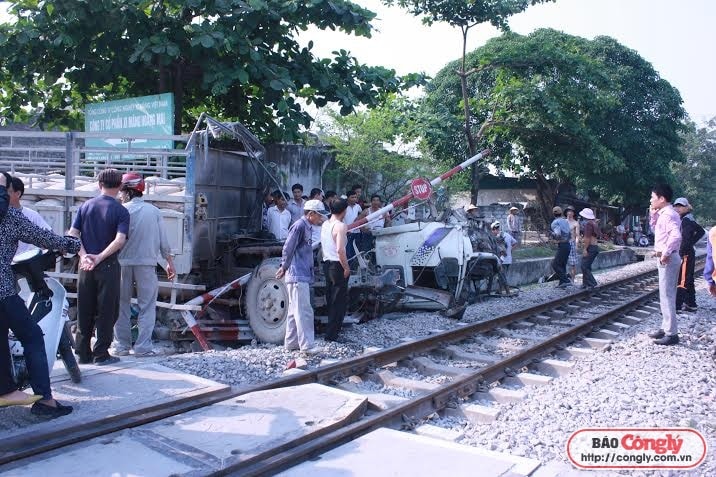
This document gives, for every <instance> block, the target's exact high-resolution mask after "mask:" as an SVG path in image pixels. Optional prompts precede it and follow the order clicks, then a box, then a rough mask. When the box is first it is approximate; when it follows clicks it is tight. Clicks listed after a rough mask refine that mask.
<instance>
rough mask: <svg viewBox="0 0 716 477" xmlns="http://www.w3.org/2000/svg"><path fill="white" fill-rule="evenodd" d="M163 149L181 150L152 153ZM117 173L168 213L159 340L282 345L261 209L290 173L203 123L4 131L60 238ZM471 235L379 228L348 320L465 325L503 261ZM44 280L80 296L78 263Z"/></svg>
mask: <svg viewBox="0 0 716 477" xmlns="http://www.w3.org/2000/svg"><path fill="white" fill-rule="evenodd" d="M157 140H161V141H166V142H167V143H168V144H171V145H172V147H165V148H161V149H157V148H146V147H143V145H144V144H145V143H147V142H149V141H157ZM485 153H486V152H483V153H481V154H479V155H477V156H475V157H473V158H471V159H468V160H467V161H465V162H463V163H462V164H461V165H459V166H457V167H455V168H453V169H451V170H450V171H448V172H446V173H445V174H443V175H441V176H440V177H437V178H435V179H433V180H432V181H430V182H428V181H426V180H422V179H421V180H416V181H413V183H412V184H411V187H410V189H411V192H410V193H408V194H407V195H405V196H404V197H402V198H400V199H398V200H397V201H395V202H393V203H391V204H388V205H387V206H385V207H384V208H383V209H381V210H380V211H379V212H376V213H375V214H384V213H386V212H390V211H391V210H394V209H399V208H401V207H407V206H408V205H409V203H411V201H413V203H414V201H416V200H418V201H420V200H423V201H424V200H426V199H427V198H428V197H429V196H430V194H431V192H432V187H434V186H436V185H438V184H440V183H441V182H442V181H444V180H447V179H449V178H450V177H451V176H452V175H454V174H456V173H458V172H460V171H461V170H463V169H464V168H466V167H468V166H469V165H470V164H472V163H474V162H476V161H477V160H479V159H480V158H481V157H483V156H484V154H485ZM107 167H113V168H116V169H119V170H121V171H130V170H131V171H135V172H139V173H141V174H142V175H143V176H144V177H145V182H146V184H147V191H146V193H145V200H146V201H147V202H151V203H153V204H154V205H155V206H157V207H158V208H159V209H160V211H161V213H162V216H163V218H164V224H165V227H166V229H167V235H168V237H169V241H170V244H171V247H172V253H173V254H174V255H175V259H174V262H175V266H176V270H177V274H178V278H175V279H174V280H173V281H168V280H166V277H165V278H164V279H163V280H162V279H161V278H160V297H161V299H160V300H159V301H158V303H157V306H158V307H159V308H160V310H159V311H160V313H158V317H159V319H160V321H161V322H162V323H163V326H162V327H161V329H158V330H157V337H158V338H163V339H171V340H173V341H175V343H177V347H178V348H180V349H189V344H190V343H191V342H193V341H196V342H197V343H198V345H199V347H200V348H202V349H209V348H211V347H212V342H237V341H238V342H249V341H251V340H253V339H257V340H259V341H262V342H269V343H278V342H281V341H282V340H283V334H284V329H285V321H286V314H287V308H288V298H287V297H288V295H287V293H286V288H285V285H284V284H283V282H282V281H280V280H276V278H275V273H276V270H277V269H278V266H279V262H280V258H279V257H280V254H281V249H282V243H281V242H279V241H277V240H275V239H274V238H273V237H271V236H269V235H268V234H266V232H262V231H261V219H262V214H261V204H262V199H263V195H264V194H265V192H266V191H268V190H274V189H280V190H284V189H285V188H286V187H285V185H286V182H289V181H288V180H287V178H285V177H284V178H282V180H279V179H277V177H280V172H281V171H279V170H277V169H278V168H277V165H276V164H274V163H272V162H270V161H267V159H266V150H265V149H264V147H263V146H262V145H261V143H260V142H259V141H258V139H257V138H256V137H255V136H254V135H253V134H252V133H251V132H250V131H248V130H247V129H246V128H245V127H243V126H242V125H241V124H238V123H221V122H219V121H216V120H214V119H212V118H211V117H209V116H207V115H205V114H202V115H201V117H200V118H199V120H198V121H197V125H196V127H195V129H194V130H193V131H192V133H191V134H188V135H174V136H161V137H159V136H156V135H133V136H128V135H126V134H110V133H84V132H69V133H63V132H39V131H29V130H21V131H11V130H0V168H2V170H4V171H7V172H9V173H11V174H13V175H17V176H18V177H20V178H22V180H23V181H24V183H25V194H24V195H23V197H22V203H23V205H26V206H28V207H30V208H33V209H35V210H37V211H38V212H39V213H40V215H42V216H43V218H44V219H45V221H46V222H47V223H48V224H49V225H50V226H51V227H52V229H53V230H54V231H55V232H56V233H59V234H64V233H65V231H66V230H67V229H68V228H69V226H70V224H71V222H72V219H73V217H74V214H75V213H76V211H77V209H78V208H79V206H80V205H81V204H82V203H83V202H84V201H86V200H87V199H89V198H91V197H94V196H95V195H96V194H97V193H98V190H97V184H96V176H97V173H98V172H99V171H100V170H102V169H104V168H107ZM289 183H290V182H289ZM375 214H371V215H369V216H368V217H367V218H366V219H362V220H363V222H361V221H358V222H356V223H355V224H351V225H350V227H359V226H361V225H363V223H365V222H364V221H365V220H372V218H373V217H372V216H373V215H375ZM475 233H476V231H475V227H474V226H473V225H471V223H470V221H469V220H467V219H466V218H465V217H464V216H461V215H460V214H459V213H458V214H445V215H444V216H443V217H442V218H441V220H435V221H418V222H412V223H407V224H404V225H399V226H394V227H388V228H385V229H383V230H380V231H375V232H374V235H375V248H374V249H373V250H371V251H370V252H364V253H360V252H359V253H358V255H357V260H358V266H357V267H355V268H356V269H355V271H354V272H353V273H352V274H351V277H350V279H349V295H350V305H349V313H351V314H352V315H353V316H358V317H361V318H363V319H365V318H371V317H376V316H380V315H381V314H383V313H385V312H388V311H392V310H398V309H428V310H442V311H443V312H445V313H446V314H447V315H449V316H455V317H460V316H461V314H462V313H463V312H464V309H465V306H466V303H467V302H468V300H469V298H470V294H471V293H479V291H480V289H481V287H482V288H483V289H484V288H485V286H484V285H481V282H485V283H491V280H492V279H493V277H495V276H496V275H497V274H498V273H499V270H500V261H499V259H498V257H497V256H496V255H495V254H494V253H492V251H491V250H489V249H485V248H484V247H481V246H480V245H479V244H478V242H479V241H476V240H475V237H474V235H475ZM478 233H482V234H488V235H489V233H488V232H486V231H485V232H482V231H478ZM318 259H320V258H319V257H318V256H317V260H318ZM321 269H322V267H317V268H316V270H317V271H319V274H318V275H317V278H316V282H315V283H314V285H313V287H312V290H313V293H312V300H313V305H314V308H315V309H316V314H317V316H318V317H320V316H321V315H322V314H324V310H323V307H324V306H325V303H326V300H325V279H324V277H322V276H321V274H320V271H321ZM48 275H49V276H52V277H54V278H57V279H59V280H61V281H62V282H63V283H64V285H65V287H66V288H67V289H68V291H69V293H68V298H70V299H72V298H75V297H76V292H75V291H76V280H77V261H76V258H75V259H69V260H68V259H65V260H63V261H61V262H58V263H57V265H56V268H55V270H54V271H52V272H48ZM490 287H491V285H490ZM207 290H209V291H207ZM488 290H489V288H488Z"/></svg>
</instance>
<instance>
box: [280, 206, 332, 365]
mask: <svg viewBox="0 0 716 477" xmlns="http://www.w3.org/2000/svg"><path fill="white" fill-rule="evenodd" d="M303 210H304V215H303V216H302V217H301V218H300V219H298V220H297V221H296V222H294V223H293V225H291V228H290V229H288V237H286V242H285V243H284V244H283V252H282V254H281V266H280V267H279V269H278V271H277V272H276V278H277V279H278V280H281V279H284V278H285V279H284V281H285V282H286V289H287V290H288V314H287V316H286V336H285V339H284V347H285V348H286V349H287V350H301V352H303V353H305V354H315V353H316V352H317V351H318V350H317V349H316V348H315V347H314V345H313V342H314V329H313V307H312V306H311V289H310V286H311V283H313V239H312V235H313V225H321V224H322V223H323V221H324V220H325V219H326V216H328V212H326V210H325V209H324V207H323V202H321V201H320V200H315V199H314V200H308V201H306V202H305V204H304V207H303Z"/></svg>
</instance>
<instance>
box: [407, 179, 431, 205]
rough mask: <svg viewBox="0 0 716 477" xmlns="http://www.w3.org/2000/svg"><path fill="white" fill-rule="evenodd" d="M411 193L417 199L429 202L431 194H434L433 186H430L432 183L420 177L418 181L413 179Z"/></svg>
mask: <svg viewBox="0 0 716 477" xmlns="http://www.w3.org/2000/svg"><path fill="white" fill-rule="evenodd" d="M410 191H411V192H412V193H413V197H415V198H416V199H418V200H428V198H429V197H430V194H432V193H433V186H431V185H430V182H428V181H427V179H423V178H422V177H418V178H417V179H413V181H412V182H411V183H410Z"/></svg>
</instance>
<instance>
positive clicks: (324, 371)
mask: <svg viewBox="0 0 716 477" xmlns="http://www.w3.org/2000/svg"><path fill="white" fill-rule="evenodd" d="M654 278H656V271H655V270H651V271H648V272H644V273H641V274H638V275H634V276H631V277H626V278H623V279H620V280H617V281H615V282H611V283H607V284H604V285H601V286H599V287H597V288H594V289H592V290H584V291H580V292H577V293H572V294H569V295H566V296H563V297H560V298H557V299H556V300H552V301H549V302H546V303H540V304H538V305H535V306H533V307H530V308H525V309H522V310H518V311H516V312H513V313H508V314H505V315H501V316H498V317H496V318H493V319H490V320H486V321H483V322H478V323H473V324H469V325H465V326H461V327H459V328H454V329H452V330H448V331H444V332H441V333H437V334H434V335H431V336H428V337H425V338H421V339H418V340H416V341H411V342H408V343H404V344H400V345H397V346H394V347H391V348H387V349H384V350H379V351H375V352H373V353H368V354H363V355H360V356H356V357H353V358H349V359H346V360H344V361H340V362H337V363H333V364H329V365H326V366H322V367H319V368H316V369H313V370H309V371H306V372H303V373H301V374H296V375H291V376H284V377H281V378H278V379H275V380H272V381H268V382H266V383H264V384H258V385H252V386H248V387H243V388H238V389H237V388H233V389H227V390H225V391H221V392H216V391H214V392H211V393H207V394H205V395H201V394H200V395H196V396H193V397H189V398H185V399H179V400H176V401H171V402H168V403H164V404H158V405H155V406H151V407H148V408H143V409H138V410H136V411H132V412H128V413H123V414H119V415H116V416H112V417H109V418H104V419H98V420H94V421H89V422H86V423H83V424H82V425H79V426H67V427H59V428H57V429H53V430H50V431H47V432H39V433H38V432H36V431H28V432H27V433H25V434H21V435H18V436H15V437H13V438H12V439H10V440H7V441H0V465H2V464H6V463H9V462H14V461H17V460H20V459H23V458H26V457H31V456H34V455H38V454H42V453H44V452H48V451H50V450H54V449H58V448H61V447H65V446H67V445H71V444H74V443H77V442H82V441H85V440H88V439H91V438H94V437H99V436H102V435H106V434H110V433H112V432H117V431H121V430H124V429H129V428H132V427H136V426H140V425H143V424H148V423H151V422H155V421H158V420H161V419H165V418H168V417H173V416H176V415H179V414H183V413H185V412H189V411H192V410H194V409H198V408H201V407H205V406H210V405H212V404H216V403H218V402H221V401H224V400H227V399H232V398H236V397H239V396H241V395H244V394H248V393H251V392H256V391H264V390H268V389H276V388H281V387H288V386H297V385H302V384H310V383H329V382H331V381H334V380H336V379H340V378H343V377H347V376H350V375H354V374H361V373H364V372H366V371H368V370H370V369H372V368H378V367H381V366H384V365H387V364H390V363H394V362H396V361H400V360H402V359H405V358H408V357H410V356H412V355H415V354H420V353H425V352H427V351H430V350H432V349H435V348H437V347H439V346H441V345H443V344H446V343H451V342H456V341H460V340H462V339H465V338H467V337H469V336H471V335H474V334H478V333H484V332H487V331H490V330H492V329H495V328H498V327H501V326H505V325H508V324H510V323H512V322H515V321H519V320H522V319H525V318H527V317H529V316H532V315H535V314H539V313H542V312H545V311H548V310H552V309H555V308H559V307H560V306H563V305H566V304H567V303H570V302H573V301H576V300H580V299H585V298H590V297H592V296H594V295H599V294H600V293H603V292H608V291H610V290H612V289H614V288H619V287H622V286H625V285H629V284H632V283H633V282H639V281H643V280H646V279H651V280H653V279H654ZM483 372H484V371H483Z"/></svg>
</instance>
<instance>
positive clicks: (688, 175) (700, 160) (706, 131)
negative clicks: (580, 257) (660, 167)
mask: <svg viewBox="0 0 716 477" xmlns="http://www.w3.org/2000/svg"><path fill="white" fill-rule="evenodd" d="M683 138H684V143H683V146H682V151H683V160H681V161H674V162H672V163H671V169H672V171H673V174H674V177H675V178H676V181H675V182H676V184H677V187H676V189H677V191H678V194H679V195H681V194H683V195H684V196H685V197H686V198H687V199H688V200H689V203H690V204H691V205H692V206H693V207H694V214H695V215H696V217H698V219H699V220H700V221H701V223H702V224H709V223H715V222H716V118H713V119H711V121H709V122H708V123H707V124H706V125H705V126H704V127H701V128H698V127H697V126H696V124H694V123H693V122H691V121H689V122H688V123H687V127H686V130H685V131H684V133H683Z"/></svg>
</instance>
